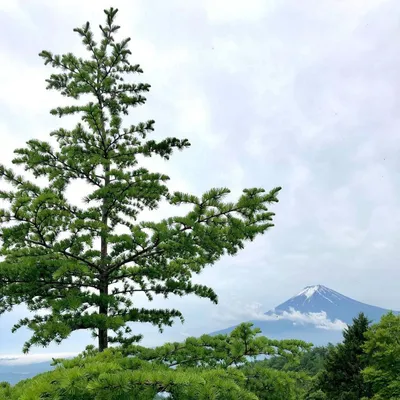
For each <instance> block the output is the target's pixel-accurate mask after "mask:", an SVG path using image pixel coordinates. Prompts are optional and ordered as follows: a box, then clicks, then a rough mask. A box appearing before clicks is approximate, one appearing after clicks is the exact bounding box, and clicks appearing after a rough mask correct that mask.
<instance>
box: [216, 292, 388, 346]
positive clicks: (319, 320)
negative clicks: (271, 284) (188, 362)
mask: <svg viewBox="0 0 400 400" xmlns="http://www.w3.org/2000/svg"><path fill="white" fill-rule="evenodd" d="M388 311H389V310H386V309H384V308H380V307H375V306H372V305H368V304H364V303H361V302H359V301H356V300H354V299H351V298H350V297H347V296H344V295H342V294H340V293H338V292H336V291H335V290H332V289H329V288H327V287H325V286H323V285H315V286H307V287H305V288H304V289H303V290H302V291H301V292H299V293H298V294H297V295H296V296H293V297H292V298H290V299H289V300H287V301H285V302H284V303H282V304H280V305H279V306H277V307H276V308H275V309H273V310H270V311H268V312H266V313H261V314H260V315H259V316H258V317H257V318H256V319H254V320H251V321H248V322H252V323H253V324H254V325H255V326H257V327H259V328H260V329H261V331H262V333H263V334H264V335H265V336H268V337H271V338H276V339H301V340H305V341H307V342H312V343H313V344H315V345H326V344H328V343H329V342H330V343H337V342H339V341H341V340H342V330H343V329H344V328H345V327H346V326H347V324H350V323H351V322H352V319H353V318H354V317H356V316H357V315H358V314H359V313H360V312H363V313H364V314H365V315H366V316H367V317H368V318H369V319H370V320H371V321H373V322H376V321H379V319H380V318H381V317H382V315H384V314H386V313H387V312H388ZM235 326H236V325H235ZM235 326H232V327H229V328H226V329H223V330H220V331H218V332H214V333H213V334H216V333H228V332H230V331H232V330H233V328H234V327H235Z"/></svg>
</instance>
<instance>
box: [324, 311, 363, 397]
mask: <svg viewBox="0 0 400 400" xmlns="http://www.w3.org/2000/svg"><path fill="white" fill-rule="evenodd" d="M369 324H370V321H369V320H368V318H367V317H366V316H365V314H363V313H360V314H359V316H358V317H357V318H354V319H353V324H352V325H350V326H349V327H348V328H346V329H345V330H344V332H343V338H344V340H343V343H340V344H338V345H337V346H336V347H333V348H331V350H330V351H329V353H328V356H327V359H326V361H325V365H324V370H323V371H322V373H321V376H320V377H319V385H318V386H319V389H321V390H322V391H323V392H324V393H325V394H326V396H327V398H328V399H332V400H345V399H346V400H353V399H354V400H360V399H361V398H363V397H369V396H370V394H371V386H370V385H369V384H367V383H365V382H364V380H363V376H362V370H363V369H364V368H365V367H366V363H367V361H366V359H365V357H364V351H363V345H364V343H365V341H366V338H365V334H366V332H367V331H368V328H369Z"/></svg>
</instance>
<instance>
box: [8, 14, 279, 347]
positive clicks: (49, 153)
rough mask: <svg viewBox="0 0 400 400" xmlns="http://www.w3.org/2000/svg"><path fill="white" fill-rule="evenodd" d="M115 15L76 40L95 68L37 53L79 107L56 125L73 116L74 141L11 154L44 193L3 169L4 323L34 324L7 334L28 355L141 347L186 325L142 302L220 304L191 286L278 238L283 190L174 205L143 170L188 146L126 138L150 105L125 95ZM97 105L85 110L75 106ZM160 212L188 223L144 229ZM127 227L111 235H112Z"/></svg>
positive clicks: (138, 88) (35, 143)
mask: <svg viewBox="0 0 400 400" xmlns="http://www.w3.org/2000/svg"><path fill="white" fill-rule="evenodd" d="M117 12H118V10H117V9H114V8H110V9H109V10H105V14H106V24H105V25H104V26H101V25H100V30H101V35H102V38H101V41H100V42H99V43H96V42H95V40H94V35H93V33H92V30H91V27H90V24H89V22H87V23H86V24H85V25H84V26H83V27H81V28H76V29H74V31H75V32H77V33H78V34H79V35H80V36H81V38H82V42H83V44H84V46H85V47H86V49H87V51H88V53H89V54H90V56H89V57H88V59H82V58H79V57H76V56H75V55H74V54H71V53H68V54H64V55H54V54H52V53H51V52H49V51H42V52H41V53H40V56H41V57H42V58H43V60H44V62H45V64H46V65H47V64H50V65H51V66H52V67H53V68H55V69H58V70H59V71H58V72H59V73H53V74H52V75H51V76H50V78H49V79H47V84H48V86H47V88H48V89H51V90H56V91H59V92H60V93H61V94H62V95H63V96H66V97H67V98H70V99H71V100H75V101H76V102H75V104H74V105H69V106H66V107H56V108H54V109H52V110H51V114H53V115H55V116H58V117H60V118H61V117H64V116H71V115H77V116H79V117H80V120H79V122H78V123H77V124H76V126H75V127H74V128H73V129H72V130H67V129H63V128H60V129H58V130H55V131H54V132H52V133H51V136H52V137H53V138H55V139H56V140H57V142H58V146H55V147H54V146H51V145H50V144H49V143H48V142H46V141H40V140H35V139H32V140H29V141H28V142H27V143H26V147H24V148H20V149H17V150H15V151H14V153H15V154H16V157H15V158H14V159H13V163H14V164H16V165H22V166H24V168H25V171H28V172H30V173H32V174H33V176H34V177H35V178H46V179H47V180H48V185H47V186H46V187H42V186H40V185H39V184H38V183H37V182H32V181H30V180H29V179H27V178H25V177H24V176H20V175H17V174H16V173H15V172H14V171H13V170H12V169H11V168H7V167H6V166H4V165H0V178H1V179H0V182H2V181H3V182H5V183H7V184H8V185H10V184H11V186H10V187H11V189H9V190H8V189H7V190H6V189H5V185H3V187H2V188H1V190H0V199H2V200H3V201H6V202H7V204H8V206H7V207H5V208H2V209H0V235H1V236H0V239H1V243H0V244H1V247H0V250H1V253H0V255H1V256H2V258H3V260H2V261H1V263H0V314H1V313H4V312H7V311H11V310H12V309H13V307H14V306H16V305H19V304H25V305H26V306H27V307H28V310H30V312H32V316H30V317H27V318H23V319H21V320H20V321H19V322H18V323H17V324H16V325H15V326H14V327H13V330H17V329H19V328H20V327H27V328H29V329H30V330H31V331H32V336H31V338H30V339H29V340H28V341H27V342H26V343H25V344H24V348H23V350H24V352H28V351H29V349H30V348H31V346H33V345H35V346H47V345H49V344H50V343H51V342H56V343H61V342H62V341H63V340H64V339H66V338H67V337H68V336H69V335H70V334H71V333H72V332H74V331H77V330H89V331H91V332H92V333H93V335H94V337H96V338H97V340H98V349H99V350H100V351H103V350H104V349H106V348H107V347H108V346H109V344H110V343H122V344H126V345H128V344H130V343H134V342H135V341H137V340H138V339H139V338H140V335H134V334H133V333H132V332H131V328H130V327H129V323H130V322H149V323H151V324H153V325H155V326H158V327H159V328H160V329H162V327H164V326H168V325H171V324H172V323H173V321H174V320H175V319H176V318H180V319H182V320H183V315H182V313H181V312H180V311H179V310H175V309H151V308H150V309H146V308H138V307H135V303H134V301H133V299H134V295H135V294H137V293H145V294H146V295H147V297H148V299H149V300H152V299H153V297H154V296H155V295H163V296H165V297H168V295H170V294H174V295H179V296H184V295H188V294H194V295H197V296H200V297H202V298H208V299H210V300H211V301H213V302H217V295H216V293H215V292H214V291H213V290H212V288H209V287H207V286H204V285H199V284H195V283H193V282H192V276H193V274H198V273H200V272H201V271H202V270H203V268H204V267H206V266H207V265H213V264H214V263H215V262H216V261H218V260H219V259H220V258H221V257H222V256H223V255H225V254H229V255H233V254H235V253H237V252H238V250H240V249H242V248H243V246H244V243H245V242H246V241H248V240H253V239H254V238H255V237H256V236H258V235H260V234H263V233H264V232H265V231H266V230H268V228H270V227H272V226H273V223H272V219H273V216H274V214H273V213H272V212H270V211H269V210H268V205H269V204H271V203H275V202H277V201H278V200H277V194H278V192H279V190H280V188H275V189H273V190H271V191H270V192H268V193H267V192H265V190H263V189H260V188H253V189H245V190H243V194H242V195H241V196H240V198H239V199H238V200H237V201H236V202H228V201H226V199H225V198H226V196H227V195H228V194H229V190H228V189H227V188H221V189H211V190H209V191H208V192H206V193H204V194H203V195H202V196H201V197H196V196H194V195H190V194H185V193H181V192H175V193H171V192H170V191H169V190H168V187H167V186H166V182H167V181H168V179H169V178H168V176H166V175H164V174H162V173H155V172H151V171H149V170H147V169H145V168H143V167H141V166H140V162H139V161H140V158H141V157H151V156H160V157H162V158H163V159H166V160H168V159H169V157H170V156H171V154H172V153H173V151H174V150H182V149H185V148H187V147H188V146H189V145H190V144H189V142H188V140H186V139H184V140H180V139H178V138H166V139H164V140H161V141H155V140H150V139H148V138H147V137H148V135H149V134H150V133H151V132H152V131H153V130H154V121H152V120H150V121H147V122H144V123H139V124H137V125H131V126H128V127H123V117H124V116H126V115H128V111H129V110H130V109H131V108H133V107H135V106H138V105H142V104H144V103H145V101H146V99H145V97H144V94H145V93H146V92H148V91H149V89H150V85H148V84H144V83H130V82H129V81H128V80H127V79H126V77H127V76H129V75H134V74H141V73H142V72H143V71H142V69H141V68H140V66H139V65H133V64H131V63H130V61H129V56H130V55H131V52H130V50H129V49H128V44H129V38H128V39H124V40H122V41H120V42H118V41H117V40H116V38H115V35H116V33H117V32H118V30H119V26H118V25H116V24H115V17H116V14H117ZM84 96H86V97H88V96H90V97H91V100H92V101H88V102H87V103H86V104H82V102H81V101H78V100H80V99H81V98H82V97H84ZM77 179H81V180H84V181H86V182H87V184H88V185H91V187H92V188H93V190H92V192H91V193H90V194H89V195H88V196H87V197H86V198H85V199H84V200H85V202H86V203H87V207H78V206H76V205H73V204H71V203H70V202H69V201H68V199H67V198H66V190H67V188H68V186H69V184H70V183H71V182H73V181H76V180H77ZM161 201H165V202H167V203H169V204H170V205H182V204H185V205H189V206H190V207H191V211H190V212H188V213H187V214H186V215H185V216H183V217H171V218H166V219H163V220H161V221H159V222H139V221H138V216H139V214H140V213H141V212H142V211H143V210H154V209H155V208H156V207H157V205H158V204H159V203H160V202H161ZM119 227H124V229H125V232H127V233H123V234H122V233H120V234H118V233H117V231H116V229H117V228H119Z"/></svg>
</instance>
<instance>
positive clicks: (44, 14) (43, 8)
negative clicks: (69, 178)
mask: <svg viewBox="0 0 400 400" xmlns="http://www.w3.org/2000/svg"><path fill="white" fill-rule="evenodd" d="M109 6H114V7H115V6H116V7H118V8H119V9H120V13H119V19H118V23H119V24H120V25H121V37H123V36H130V37H131V38H132V42H131V46H130V48H131V50H132V53H133V55H132V58H131V61H132V62H133V63H139V64H141V66H142V68H143V69H144V72H145V73H144V74H143V75H142V80H143V81H145V82H148V83H150V84H151V85H152V90H151V92H150V94H149V95H148V102H147V104H146V105H145V106H144V107H142V108H141V109H137V111H136V110H135V112H133V113H132V114H131V117H129V119H128V120H127V121H131V122H137V121H140V120H146V119H149V118H153V119H155V121H156V132H155V136H156V137H158V138H161V137H166V136H178V137H180V138H184V137H187V138H189V139H190V142H191V143H192V147H191V148H190V149H188V150H186V151H184V152H182V153H178V154H176V155H175V156H174V157H173V158H172V159H171V161H170V162H169V163H164V162H160V161H157V160H152V161H151V163H150V164H149V165H150V167H151V168H152V169H153V170H156V171H160V172H163V173H167V174H168V175H169V176H170V177H171V181H170V185H171V188H172V189H173V190H182V191H185V192H191V193H194V194H197V195H200V194H201V193H203V192H204V191H206V190H208V189H210V188H211V187H225V186H227V187H229V188H231V189H232V193H233V194H232V196H234V197H237V196H238V195H239V194H240V191H241V190H242V189H243V188H246V187H254V186H257V187H264V188H265V189H267V190H269V189H271V188H273V187H275V186H282V187H283V190H282V192H281V194H280V203H278V204H277V205H274V206H273V211H274V212H275V213H276V217H275V223H276V227H275V228H273V229H271V230H270V231H268V233H267V234H265V235H264V236H262V237H260V238H258V239H257V240H256V241H255V242H254V243H251V244H249V245H248V246H247V248H246V249H245V250H244V251H242V252H241V253H240V254H239V255H237V256H236V257H234V258H229V257H226V258H224V259H222V260H221V261H220V262H218V263H217V264H216V265H215V266H213V267H209V268H208V269H207V270H205V271H204V273H203V274H202V275H201V276H200V277H199V278H197V280H198V281H201V282H202V283H206V284H208V285H210V286H212V287H213V288H214V289H215V290H216V292H217V294H218V295H219V300H220V302H219V305H218V306H215V305H212V304H211V303H209V302H208V301H206V300H200V299H196V298H194V297H187V298H184V299H172V300H170V301H169V303H168V306H169V307H177V308H179V309H181V310H182V311H183V312H184V314H185V318H186V323H185V324H184V325H183V326H182V325H181V324H180V323H179V322H178V323H177V324H176V327H175V328H173V329H170V330H167V332H166V333H165V335H164V336H160V335H159V334H158V333H157V332H156V330H154V329H151V328H150V327H147V326H141V327H137V332H138V333H139V332H140V333H144V334H145V337H146V340H145V342H144V344H157V343H160V342H161V341H163V340H171V339H174V340H182V339H183V338H184V337H185V336H187V335H197V334H200V333H207V332H211V331H215V330H217V329H219V328H224V327H227V326H230V325H233V324H234V323H237V322H240V321H244V320H246V319H249V318H250V317H251V316H252V315H253V313H254V309H260V310H263V311H267V310H269V309H271V308H272V307H274V306H276V305H278V304H280V303H282V302H283V301H285V300H286V299H287V298H289V297H291V296H292V295H294V294H296V293H297V292H299V291H300V290H301V289H302V288H303V287H304V286H307V285H314V284H323V285H325V286H327V287H330V288H332V289H334V290H336V291H338V292H341V293H343V294H345V295H348V296H350V297H352V298H355V299H357V300H359V301H363V302H367V303H370V304H374V305H377V306H381V307H384V308H392V309H400V290H399V281H400V268H399V261H400V253H399V251H398V249H399V239H400V229H399V226H400V196H399V195H400V157H399V154H400V152H399V150H400V130H399V128H400V113H399V110H400V101H399V99H400V96H399V95H398V93H399V83H400V72H399V71H400V47H399V44H398V38H399V35H400V22H399V21H400V19H399V16H400V2H399V1H398V0H388V1H379V0H324V1H320V0H301V1H299V0H277V1H274V0H246V1H239V0H210V1H207V0H204V1H201V0H197V1H188V0H169V1H163V0H141V1H139V0H137V1H133V0H129V1H128V0H126V1H116V0H113V1H110V0H109V1H103V0H101V1H99V0H98V1H96V2H95V1H82V0H80V1H77V0H57V1H55V0H29V1H28V0H20V1H17V0H0V26H1V35H0V60H1V63H0V69H1V70H0V71H1V73H0V143H1V146H0V160H1V163H7V164H8V163H9V161H10V160H11V159H12V156H13V155H12V151H13V150H14V149H15V148H17V147H22V146H24V143H25V142H26V141H27V140H29V139H31V138H40V139H46V140H47V139H48V138H49V133H50V132H51V131H52V130H54V129H56V128H57V127H59V126H65V121H64V120H59V119H57V118H55V117H52V116H51V115H50V114H49V109H50V108H52V107H53V106H57V105H60V104H64V103H65V100H63V99H62V98H61V96H60V95H59V94H58V93H55V92H54V93H53V92H48V91H46V90H45V86H46V84H45V82H44V79H46V78H47V77H48V76H49V74H50V73H51V72H52V70H51V68H49V67H45V66H44V65H43V63H42V60H41V59H40V58H39V57H38V53H39V52H40V51H41V50H43V49H46V50H50V51H53V52H55V53H65V52H69V51H72V52H74V53H77V54H84V53H82V51H84V50H83V48H82V45H81V43H80V40H79V37H78V35H77V34H75V33H73V32H72V29H73V28H75V27H77V26H81V25H82V24H83V23H85V22H86V21H87V20H89V21H91V22H92V25H93V27H94V28H95V32H96V34H97V33H98V32H97V30H96V28H97V26H98V24H99V23H103V21H104V18H103V9H104V8H108V7H109ZM79 185H80V184H78V185H77V186H74V187H71V188H70V198H71V201H77V202H79V199H80V198H81V197H82V190H83V189H82V187H81V186H82V185H81V186H79ZM172 212H173V213H175V211H174V210H173V211H172ZM165 215H168V211H167V210H164V209H160V210H159V211H158V212H157V213H153V214H150V215H149V216H148V217H149V218H152V217H154V218H155V219H157V218H159V217H163V216H165ZM155 303H156V304H155V305H156V306H158V305H161V304H164V303H163V302H161V301H157V302H155ZM138 304H145V302H144V301H143V299H139V300H138ZM24 315H25V310H24V309H23V308H22V307H20V308H18V309H16V310H15V311H14V312H13V313H11V314H9V315H3V316H0V335H1V339H0V354H17V353H18V352H20V349H21V348H22V344H23V342H24V340H26V338H27V337H28V336H27V332H23V331H21V332H19V333H17V334H11V333H10V328H11V326H12V324H13V323H15V322H16V321H17V320H18V319H19V318H21V317H22V316H24ZM87 343H88V339H87V335H85V334H82V333H79V334H74V335H72V337H71V339H70V340H68V341H67V342H65V343H64V344H63V345H62V346H60V347H56V346H51V347H50V348H49V349H46V350H43V349H33V350H32V353H43V352H50V351H52V352H54V351H58V352H61V351H66V352H69V351H81V350H82V349H83V348H84V346H85V345H86V344H87Z"/></svg>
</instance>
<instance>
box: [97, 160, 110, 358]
mask: <svg viewBox="0 0 400 400" xmlns="http://www.w3.org/2000/svg"><path fill="white" fill-rule="evenodd" d="M109 171H110V167H109V166H106V167H105V168H104V172H105V174H106V177H105V181H104V186H105V187H106V186H108V185H109V184H110V177H109V176H107V173H108V172H109ZM107 207H108V201H107V198H104V199H103V208H102V218H101V222H102V223H103V224H104V225H107V224H108V210H107ZM107 233H108V232H107V229H106V228H104V229H103V230H102V232H101V250H100V253H101V255H100V258H101V268H102V274H101V276H100V297H101V296H108V277H107V260H106V258H107V255H108V243H107ZM99 314H100V315H105V316H108V300H107V299H100V305H99ZM98 335H99V336H98V338H99V351H100V352H102V351H103V350H105V349H106V348H107V347H108V329H107V328H99V332H98Z"/></svg>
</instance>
